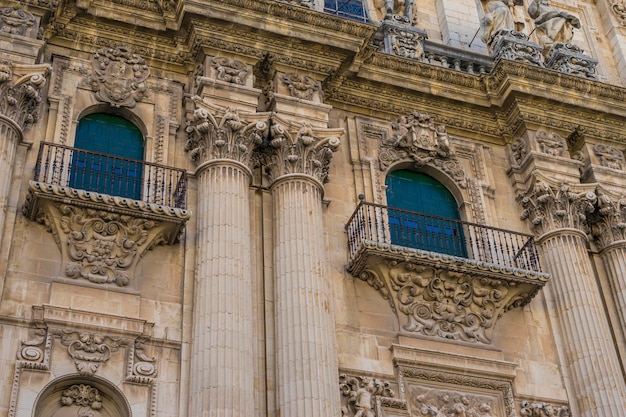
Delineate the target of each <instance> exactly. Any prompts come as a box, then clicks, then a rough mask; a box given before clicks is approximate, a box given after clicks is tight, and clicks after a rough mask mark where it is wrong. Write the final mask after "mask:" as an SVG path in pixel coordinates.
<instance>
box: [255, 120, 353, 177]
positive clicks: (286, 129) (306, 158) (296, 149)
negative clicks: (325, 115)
mask: <svg viewBox="0 0 626 417" xmlns="http://www.w3.org/2000/svg"><path fill="white" fill-rule="evenodd" d="M342 134H343V129H323V128H314V127H312V126H311V125H310V124H308V123H293V122H286V121H283V120H280V119H279V118H277V117H276V116H273V117H272V119H271V120H270V130H269V138H268V141H267V143H266V146H265V147H264V149H263V152H261V154H260V159H261V161H262V163H263V164H264V165H265V167H266V172H267V174H268V175H269V176H270V179H271V181H272V182H274V181H276V180H278V179H279V178H281V177H282V176H284V175H289V174H303V175H308V176H310V177H313V178H314V179H315V180H317V181H319V182H320V183H321V184H325V183H326V182H328V179H329V173H328V171H329V165H330V161H331V160H332V157H333V153H334V152H335V151H336V150H337V149H338V148H339V145H340V143H341V141H340V140H339V136H341V135H342Z"/></svg>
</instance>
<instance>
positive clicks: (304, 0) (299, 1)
mask: <svg viewBox="0 0 626 417" xmlns="http://www.w3.org/2000/svg"><path fill="white" fill-rule="evenodd" d="M278 1H280V2H281V3H287V4H295V5H296V6H304V7H308V8H309V9H314V8H315V1H314V0H278Z"/></svg>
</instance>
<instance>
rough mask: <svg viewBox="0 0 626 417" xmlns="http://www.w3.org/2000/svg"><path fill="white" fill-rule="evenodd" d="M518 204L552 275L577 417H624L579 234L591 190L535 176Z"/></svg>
mask: <svg viewBox="0 0 626 417" xmlns="http://www.w3.org/2000/svg"><path fill="white" fill-rule="evenodd" d="M520 200H521V201H520V202H521V204H522V205H523V206H524V212H523V215H522V218H528V219H529V220H530V221H531V225H532V226H531V227H532V228H533V230H534V232H535V233H536V234H537V236H538V242H539V246H540V248H541V250H542V252H543V254H544V261H545V262H544V263H545V267H546V269H547V272H549V273H550V274H551V275H552V279H551V280H550V282H549V284H548V285H551V286H552V293H553V294H554V305H555V309H556V311H555V316H556V318H557V320H558V324H559V328H560V329H561V335H562V339H563V345H564V346H563V349H564V352H563V355H562V357H563V358H565V360H566V361H567V362H566V363H565V364H564V365H565V366H567V367H568V368H569V373H570V376H571V380H572V387H573V390H574V392H573V395H572V396H571V398H572V399H574V398H575V399H576V402H577V404H578V409H579V413H580V416H581V417H619V416H626V407H625V404H626V385H625V384H624V378H623V375H622V373H621V370H620V369H621V368H620V364H619V360H618V356H617V352H616V349H615V346H614V344H613V340H612V337H611V332H610V328H609V324H608V320H607V317H606V315H605V314H604V309H603V306H602V300H601V297H600V292H599V289H598V286H597V284H596V279H595V276H594V272H593V268H592V265H591V261H590V259H589V256H588V254H587V247H586V243H587V235H586V233H585V232H584V230H585V227H586V222H587V216H588V215H589V214H590V213H592V212H593V211H594V205H595V203H596V194H595V193H594V192H593V191H592V190H588V189H586V188H583V187H582V186H579V188H574V187H568V186H565V185H562V184H552V183H550V181H549V180H547V179H544V178H535V181H534V185H533V187H532V188H531V189H529V190H528V191H527V193H526V195H525V196H522V197H521V199H520Z"/></svg>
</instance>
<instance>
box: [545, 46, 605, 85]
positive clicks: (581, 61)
mask: <svg viewBox="0 0 626 417" xmlns="http://www.w3.org/2000/svg"><path fill="white" fill-rule="evenodd" d="M597 65H598V60H597V59H595V58H592V57H590V56H589V55H585V54H584V51H583V50H582V48H580V47H578V46H576V45H573V44H571V43H556V44H554V46H553V47H552V49H551V50H550V55H549V57H548V59H547V62H546V67H548V68H550V69H553V70H555V71H560V72H564V73H565V74H571V75H577V76H580V77H587V78H591V79H597V78H598V72H597V71H596V66H597Z"/></svg>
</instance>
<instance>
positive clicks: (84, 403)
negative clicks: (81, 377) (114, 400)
mask: <svg viewBox="0 0 626 417" xmlns="http://www.w3.org/2000/svg"><path fill="white" fill-rule="evenodd" d="M61 404H63V406H65V407H68V406H71V405H77V406H79V407H89V408H91V409H92V410H99V409H101V408H102V397H101V396H100V392H99V391H98V389H97V388H94V387H92V386H91V385H86V384H75V385H72V386H70V387H69V388H67V389H65V390H63V392H62V394H61ZM78 415H79V416H83V415H84V416H88V415H89V414H88V413H82V414H81V413H79V414H78Z"/></svg>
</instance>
